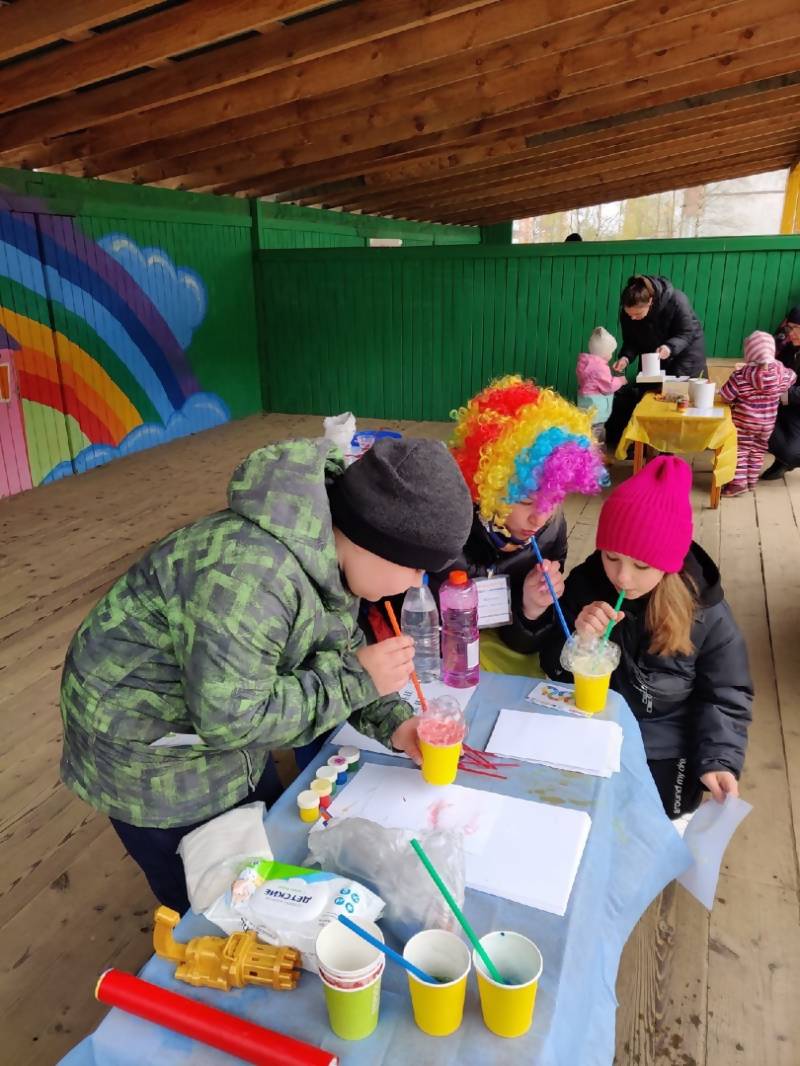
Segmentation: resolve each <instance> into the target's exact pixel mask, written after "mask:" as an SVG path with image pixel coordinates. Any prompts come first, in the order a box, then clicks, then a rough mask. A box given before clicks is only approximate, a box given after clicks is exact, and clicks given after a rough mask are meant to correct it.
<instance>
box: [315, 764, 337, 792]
mask: <svg viewBox="0 0 800 1066" xmlns="http://www.w3.org/2000/svg"><path fill="white" fill-rule="evenodd" d="M315 776H316V779H317V780H318V781H330V784H331V795H332V796H335V795H336V782H337V781H338V780H339V771H338V770H337V769H336V767H334V766H320V768H319V770H317V773H316V775H315Z"/></svg>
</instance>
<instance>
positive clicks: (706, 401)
mask: <svg viewBox="0 0 800 1066" xmlns="http://www.w3.org/2000/svg"><path fill="white" fill-rule="evenodd" d="M715 391H716V385H715V384H714V382H713V381H705V380H704V379H702V378H696V379H695V380H693V381H690V382H689V401H690V403H691V405H692V407H696V408H697V409H698V410H699V411H710V410H711V408H712V407H713V406H714V393H715Z"/></svg>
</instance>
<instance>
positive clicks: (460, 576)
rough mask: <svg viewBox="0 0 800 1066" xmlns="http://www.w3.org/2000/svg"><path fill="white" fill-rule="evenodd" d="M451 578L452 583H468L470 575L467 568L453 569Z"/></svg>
mask: <svg viewBox="0 0 800 1066" xmlns="http://www.w3.org/2000/svg"><path fill="white" fill-rule="evenodd" d="M449 580H450V584H451V585H466V583H467V582H468V581H469V577H468V576H467V572H466V570H453V572H452V573H451V574H450V578H449Z"/></svg>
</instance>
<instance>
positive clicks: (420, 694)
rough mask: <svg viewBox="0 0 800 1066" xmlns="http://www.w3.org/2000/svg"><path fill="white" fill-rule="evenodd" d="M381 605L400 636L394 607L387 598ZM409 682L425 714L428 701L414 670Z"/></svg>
mask: <svg viewBox="0 0 800 1066" xmlns="http://www.w3.org/2000/svg"><path fill="white" fill-rule="evenodd" d="M383 606H384V607H385V608H386V613H387V614H388V615H389V621H390V622H391V623H392V629H393V630H394V635H395V636H396V637H402V635H403V633H402V630H401V629H400V626H399V625H398V624H397V615H396V614H395V613H394V607H392V605H391V603H390V601H389V600H384V601H383ZM411 683H412V685H413V686H414V688H415V689H416V692H417V699H418V700H419V705H420V707H421V708H422V713H423V714H427V713H428V702H427V700H426V699H425V694H424V693H423V691H422V685H420V683H419V678H418V677H417V674H416V671H415V670H412V671H411Z"/></svg>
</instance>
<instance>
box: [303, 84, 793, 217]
mask: <svg viewBox="0 0 800 1066" xmlns="http://www.w3.org/2000/svg"><path fill="white" fill-rule="evenodd" d="M798 103H800V88H798V90H797V92H796V93H795V95H794V96H793V97H791V98H789V99H787V100H786V101H785V102H784V104H783V107H782V108H779V107H777V106H775V105H773V107H772V108H770V109H769V110H765V109H764V108H762V107H760V106H759V105H756V104H754V105H753V106H752V107H751V108H750V109H748V110H747V111H746V112H743V113H741V114H740V115H737V116H736V118H735V120H734V121H731V120H730V119H729V118H728V117H727V116H717V117H716V118H707V117H703V118H698V119H696V120H694V121H693V122H685V123H684V124H683V125H682V126H680V127H678V126H672V127H668V128H666V129H656V130H653V131H637V132H636V133H635V134H631V136H628V137H625V138H624V139H618V140H617V141H605V142H599V143H598V142H594V143H593V142H591V141H587V142H585V143H584V144H583V145H581V146H580V147H579V148H578V147H576V148H573V149H572V150H571V151H567V152H564V153H562V154H556V153H549V154H548V155H547V156H541V155H538V154H532V155H530V156H529V157H528V158H527V159H525V160H524V161H520V162H517V163H513V164H512V163H500V164H496V165H493V166H490V167H485V168H483V169H480V170H470V171H468V172H467V173H464V174H460V175H456V176H453V177H450V178H442V179H440V180H439V181H428V182H425V184H424V185H410V186H408V187H407V188H405V189H404V188H402V187H397V188H394V189H392V190H391V191H385V192H383V193H381V194H380V195H378V196H376V195H374V194H373V195H369V193H368V192H367V194H366V195H361V194H363V193H364V191H365V190H364V189H363V188H362V189H361V190H360V193H359V191H356V192H355V193H354V192H353V190H352V189H349V190H346V191H345V190H342V191H341V192H339V193H338V194H336V193H334V195H332V196H329V195H325V196H322V197H320V195H319V194H316V195H315V196H314V202H322V203H325V204H326V205H327V206H336V207H339V206H341V207H343V208H344V209H345V210H354V209H359V210H362V211H369V212H373V211H377V212H385V211H392V210H393V209H394V208H395V207H397V206H398V205H409V204H412V205H413V204H424V203H427V202H434V203H435V202H437V201H441V200H442V199H443V198H448V197H451V196H453V197H458V196H461V195H464V194H473V193H476V192H477V193H480V192H481V191H482V190H483V189H485V188H487V187H491V188H494V187H495V186H497V185H500V186H505V185H508V184H510V183H511V182H519V181H523V180H525V179H531V178H540V179H541V178H546V179H550V178H551V177H558V176H559V175H560V174H561V173H562V172H563V171H565V170H571V169H581V168H583V167H586V166H587V165H592V166H593V165H595V164H597V163H601V164H602V165H605V166H608V167H609V168H612V169H616V168H617V167H618V166H619V165H621V164H622V163H623V162H624V160H625V159H626V158H628V157H630V156H632V155H636V154H639V155H641V154H646V153H648V152H649V153H652V152H653V151H657V150H661V151H663V152H664V153H665V154H667V155H668V156H669V157H670V158H671V157H672V155H673V153H675V152H678V151H680V149H681V146H682V145H683V144H684V143H687V142H695V141H697V140H704V141H705V143H706V144H707V145H708V146H709V148H715V147H716V145H717V144H718V143H727V142H729V141H730V140H736V139H745V138H751V137H753V136H758V135H759V134H760V133H762V132H764V133H767V132H772V131H773V130H780V131H782V132H787V131H794V132H795V134H796V135H797V136H798V137H800V127H798V120H797V110H798ZM303 199H304V200H305V199H310V197H309V198H303ZM296 202H300V203H302V202H303V200H299V201H296Z"/></svg>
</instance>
